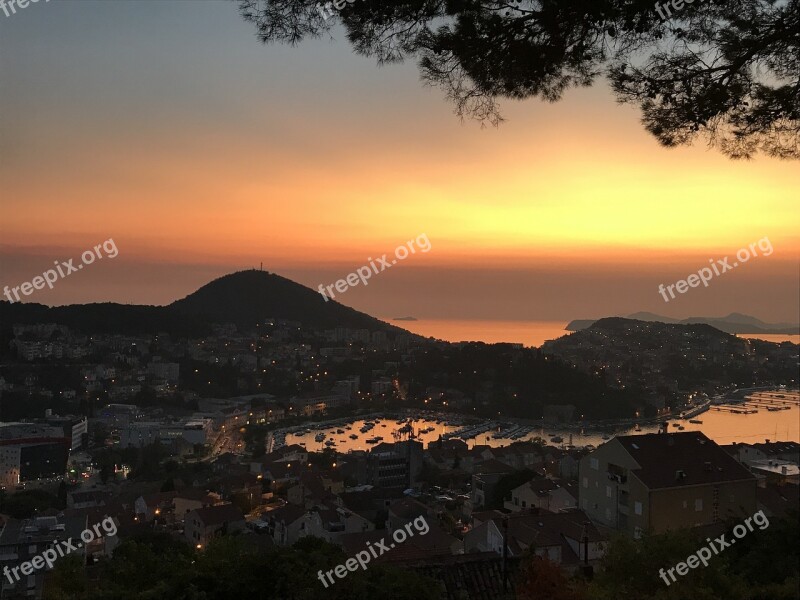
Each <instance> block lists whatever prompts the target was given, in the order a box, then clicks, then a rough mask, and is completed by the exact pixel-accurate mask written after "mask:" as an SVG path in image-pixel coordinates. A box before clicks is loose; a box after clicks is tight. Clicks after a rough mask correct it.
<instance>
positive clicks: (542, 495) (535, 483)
mask: <svg viewBox="0 0 800 600" xmlns="http://www.w3.org/2000/svg"><path fill="white" fill-rule="evenodd" d="M577 496H578V492H577V489H575V487H574V486H572V485H570V484H567V483H566V482H564V481H561V482H559V481H554V480H552V479H548V478H546V477H534V478H533V479H531V480H530V481H527V482H525V483H523V484H522V485H521V486H519V487H516V488H514V489H513V490H511V498H510V499H508V500H505V502H504V508H505V509H506V510H510V511H511V512H520V511H523V510H525V509H527V508H542V509H544V510H548V511H550V512H560V511H564V510H569V509H573V508H576V507H577V506H578V498H577Z"/></svg>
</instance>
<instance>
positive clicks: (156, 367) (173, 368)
mask: <svg viewBox="0 0 800 600" xmlns="http://www.w3.org/2000/svg"><path fill="white" fill-rule="evenodd" d="M147 374H148V375H151V376H152V377H155V378H157V379H163V380H164V381H166V382H167V383H170V384H173V385H175V384H177V383H178V376H179V375H180V365H178V363H171V362H157V361H153V362H151V363H150V364H148V365H147Z"/></svg>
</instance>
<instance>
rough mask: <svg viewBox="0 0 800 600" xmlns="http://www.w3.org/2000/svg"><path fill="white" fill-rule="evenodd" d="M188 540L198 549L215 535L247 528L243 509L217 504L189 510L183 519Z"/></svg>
mask: <svg viewBox="0 0 800 600" xmlns="http://www.w3.org/2000/svg"><path fill="white" fill-rule="evenodd" d="M183 526H184V535H185V537H186V540H187V541H188V542H189V543H190V544H193V545H195V546H196V547H197V548H198V549H202V548H205V547H206V546H207V545H208V543H209V542H210V541H211V540H212V539H214V538H215V537H220V536H222V535H226V534H230V533H236V532H237V531H243V530H244V529H245V526H246V525H245V520H244V515H243V514H242V511H240V510H239V509H238V508H236V507H235V506H234V505H233V504H217V505H215V506H206V507H204V508H198V509H195V510H192V511H189V512H188V513H187V514H186V518H185V519H184V521H183Z"/></svg>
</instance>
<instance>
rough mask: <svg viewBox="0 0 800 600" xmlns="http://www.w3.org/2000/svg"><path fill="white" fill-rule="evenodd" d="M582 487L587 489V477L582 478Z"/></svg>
mask: <svg viewBox="0 0 800 600" xmlns="http://www.w3.org/2000/svg"><path fill="white" fill-rule="evenodd" d="M583 487H585V488H588V487H589V478H588V477H584V478H583Z"/></svg>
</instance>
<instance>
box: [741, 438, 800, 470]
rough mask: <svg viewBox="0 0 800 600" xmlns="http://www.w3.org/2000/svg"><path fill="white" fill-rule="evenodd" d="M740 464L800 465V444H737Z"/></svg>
mask: <svg viewBox="0 0 800 600" xmlns="http://www.w3.org/2000/svg"><path fill="white" fill-rule="evenodd" d="M734 448H735V449H736V454H737V458H738V459H739V462H742V463H744V464H746V465H749V464H750V463H751V462H754V461H756V462H762V461H776V460H778V461H784V463H794V464H795V465H796V464H798V463H800V444H798V443H797V442H765V443H763V444H736V445H735V446H734Z"/></svg>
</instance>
